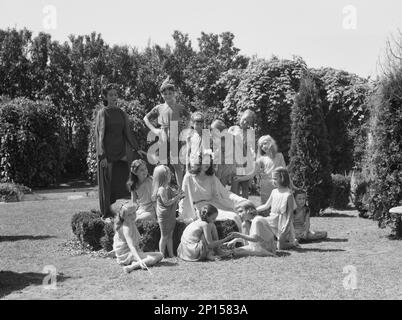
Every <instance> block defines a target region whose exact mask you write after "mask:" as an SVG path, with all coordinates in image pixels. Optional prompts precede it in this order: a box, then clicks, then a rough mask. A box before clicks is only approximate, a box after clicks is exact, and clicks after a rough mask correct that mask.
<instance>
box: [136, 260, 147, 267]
mask: <svg viewBox="0 0 402 320" xmlns="http://www.w3.org/2000/svg"><path fill="white" fill-rule="evenodd" d="M138 263H139V265H140V267H141V269H142V270H147V269H148V267H147V265H146V264H145V262H144V261H142V260H141V259H139V260H138Z"/></svg>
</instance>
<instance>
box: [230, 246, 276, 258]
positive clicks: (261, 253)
mask: <svg viewBox="0 0 402 320" xmlns="http://www.w3.org/2000/svg"><path fill="white" fill-rule="evenodd" d="M233 254H234V256H236V257H248V256H256V257H276V254H274V253H272V252H269V251H267V250H265V249H263V248H260V249H259V250H255V249H253V248H251V247H250V246H244V247H240V248H235V249H234V250H233Z"/></svg>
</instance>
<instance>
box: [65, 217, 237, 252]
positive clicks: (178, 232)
mask: <svg viewBox="0 0 402 320" xmlns="http://www.w3.org/2000/svg"><path fill="white" fill-rule="evenodd" d="M136 224H137V228H138V232H139V233H140V235H141V239H140V248H141V249H142V250H143V251H148V252H150V251H157V250H158V247H159V239H160V230H159V225H158V223H157V222H156V221H141V222H137V223H136ZM215 224H216V227H217V230H218V234H219V238H224V237H226V236H227V235H228V234H229V233H230V232H234V231H239V230H238V228H237V225H236V223H235V222H234V221H231V220H227V221H216V222H215ZM71 228H72V231H73V233H74V234H75V235H76V237H77V239H78V240H79V241H80V242H81V243H82V244H87V245H89V246H90V247H92V249H93V250H99V249H100V248H103V249H105V250H106V251H111V250H112V249H113V237H114V229H113V225H112V224H110V223H104V222H103V221H102V220H101V219H100V213H99V211H95V210H92V211H90V212H85V211H83V212H78V213H76V214H74V215H73V217H72V219H71ZM185 228H186V224H185V223H184V222H182V221H179V220H178V221H177V223H176V226H175V230H174V232H173V249H174V252H175V253H177V247H178V246H179V244H180V239H181V236H182V234H183V231H184V229H185Z"/></svg>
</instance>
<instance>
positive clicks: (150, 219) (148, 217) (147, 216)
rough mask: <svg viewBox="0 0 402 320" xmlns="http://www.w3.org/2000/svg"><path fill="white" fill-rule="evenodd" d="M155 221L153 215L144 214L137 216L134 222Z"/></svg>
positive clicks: (150, 213)
mask: <svg viewBox="0 0 402 320" xmlns="http://www.w3.org/2000/svg"><path fill="white" fill-rule="evenodd" d="M145 220H149V221H156V218H155V214H154V213H152V212H144V213H142V214H141V215H140V216H137V219H135V221H145Z"/></svg>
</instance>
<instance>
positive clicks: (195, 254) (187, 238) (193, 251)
mask: <svg viewBox="0 0 402 320" xmlns="http://www.w3.org/2000/svg"><path fill="white" fill-rule="evenodd" d="M199 215H200V219H198V220H195V221H193V222H191V223H190V224H189V225H188V226H187V227H186V229H185V230H184V232H183V235H182V237H181V242H180V245H179V247H178V248H177V256H178V257H179V258H181V259H182V260H185V261H200V260H215V257H214V251H215V252H216V253H217V254H218V255H223V252H222V250H221V249H220V246H221V245H222V244H223V243H225V242H227V241H229V240H231V239H232V238H233V236H227V237H226V238H224V239H221V240H219V236H218V231H217V229H216V226H215V224H214V222H215V220H216V217H217V216H218V209H217V208H216V207H214V206H213V205H210V204H208V205H205V206H203V207H202V208H201V212H200V213H199Z"/></svg>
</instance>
